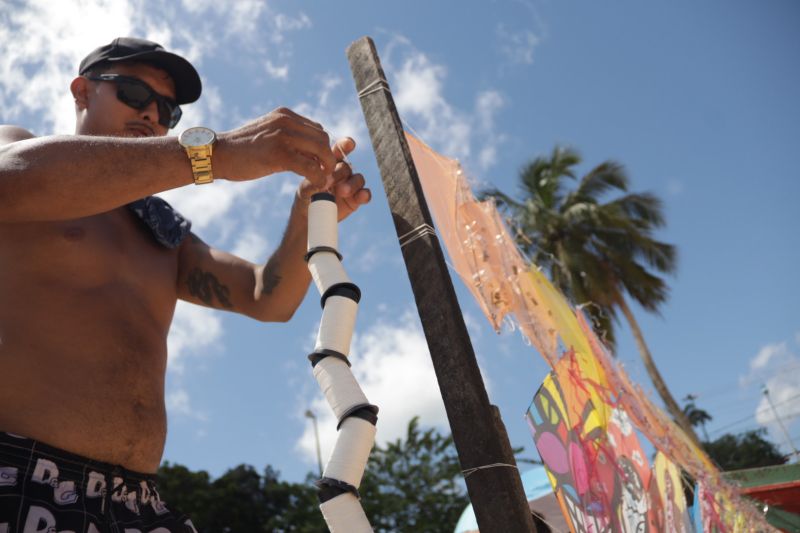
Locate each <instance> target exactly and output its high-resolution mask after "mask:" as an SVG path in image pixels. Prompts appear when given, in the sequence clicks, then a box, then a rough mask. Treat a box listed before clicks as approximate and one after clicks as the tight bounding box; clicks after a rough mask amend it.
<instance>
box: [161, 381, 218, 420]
mask: <svg viewBox="0 0 800 533" xmlns="http://www.w3.org/2000/svg"><path fill="white" fill-rule="evenodd" d="M165 401H166V404H167V411H168V412H169V415H170V417H172V416H187V417H190V418H194V419H196V420H200V421H202V422H206V421H208V415H206V414H205V413H203V412H200V411H197V410H196V409H195V408H194V407H193V406H192V402H191V400H190V399H189V393H188V392H186V390H185V389H183V388H177V389H174V390H171V391H169V392H168V393H167V396H166V398H165Z"/></svg>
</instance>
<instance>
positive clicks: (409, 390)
mask: <svg viewBox="0 0 800 533" xmlns="http://www.w3.org/2000/svg"><path fill="white" fill-rule="evenodd" d="M798 27H800V4H798V3H797V2H794V1H791V0H772V1H770V2H756V1H742V0H733V1H722V0H714V1H711V0H709V1H706V2H690V1H688V0H680V1H676V2H669V3H664V2H634V1H632V0H625V1H620V2H588V1H583V2H581V1H573V2H557V1H554V0H516V1H512V0H504V1H501V0H496V1H485V2H463V1H462V2H455V1H441V2H429V1H428V2H421V1H418V0H405V1H403V2H368V1H365V0H360V1H357V0H345V1H341V2H312V1H291V2H290V1H287V0H284V1H256V0H239V1H224V0H213V1H212V0H184V1H181V2H173V1H169V0H130V1H110V0H81V1H78V0H69V1H68V0H63V1H60V2H50V1H47V0H29V1H19V0H0V123H6V124H16V125H20V126H23V127H25V128H27V129H29V130H31V131H32V132H33V133H34V134H35V135H52V134H71V133H73V132H74V110H73V103H72V100H71V98H70V95H69V90H68V86H69V82H70V81H71V79H72V78H73V77H74V76H75V75H76V71H77V65H78V63H79V61H80V60H81V58H82V57H84V56H85V55H86V54H87V53H88V52H89V51H91V50H92V49H93V48H95V47H97V46H100V45H101V44H105V43H107V42H109V41H110V40H111V39H113V38H115V37H118V36H126V35H132V36H139V37H145V38H149V39H151V40H154V41H157V42H159V43H161V44H163V45H165V46H166V47H167V48H169V49H171V50H175V51H177V52H179V53H182V54H184V55H185V56H186V57H187V58H189V59H191V60H192V61H193V62H194V64H195V65H196V66H197V68H198V70H199V72H200V74H201V77H202V79H203V84H204V94H203V97H202V98H201V100H200V101H199V102H198V103H197V104H194V105H190V106H185V107H184V118H183V119H182V122H181V124H180V125H179V126H178V128H177V130H175V132H174V133H173V134H175V135H176V134H177V133H179V132H180V131H181V130H182V129H183V128H185V127H190V126H195V125H203V126H207V127H210V128H212V129H215V130H217V131H226V130H230V129H233V128H235V127H237V126H240V125H242V124H244V123H245V122H247V121H248V120H251V119H253V118H255V117H258V116H260V115H262V114H265V113H267V112H269V111H270V110H272V109H274V108H276V107H278V106H287V107H289V108H291V109H293V110H295V111H297V112H299V113H302V114H304V115H306V116H308V117H310V118H312V119H314V120H316V121H318V122H320V123H322V124H323V125H324V126H325V128H326V129H327V130H328V131H329V132H330V133H331V135H332V136H333V137H341V136H345V135H349V136H352V137H353V138H354V139H355V140H356V142H357V144H358V148H357V150H356V152H355V153H354V154H353V155H352V156H351V157H350V160H351V162H352V164H353V165H354V167H355V169H356V170H357V171H358V172H361V173H363V174H364V175H365V176H366V178H367V180H368V182H369V185H370V187H371V188H372V191H373V201H372V202H371V203H370V204H369V205H368V206H366V207H363V208H362V209H360V210H359V212H358V213H356V214H355V215H353V216H352V217H351V218H350V219H348V220H347V221H345V222H344V223H343V224H341V226H340V237H339V242H340V246H341V248H342V253H343V254H344V256H345V263H344V265H345V268H346V269H347V271H348V273H349V275H350V277H351V278H352V279H353V281H354V282H355V283H357V284H358V285H359V286H360V287H361V289H362V293H363V298H362V300H361V304H360V308H359V316H358V320H357V325H356V332H355V336H354V340H353V349H352V352H351V354H352V362H353V371H354V373H355V375H356V377H357V378H358V380H359V381H360V382H361V384H362V386H363V389H364V391H365V393H366V394H367V396H368V397H369V399H370V401H372V402H373V403H375V404H378V405H379V406H380V408H381V412H380V418H379V423H378V435H377V439H378V442H380V443H385V442H387V441H393V440H395V439H397V438H400V437H401V436H403V435H404V433H405V430H406V427H407V425H408V422H409V420H410V419H411V418H412V417H413V416H419V417H420V420H421V423H422V425H423V426H426V427H437V428H439V429H440V430H441V431H443V432H448V427H447V419H446V415H445V412H444V406H443V404H442V401H441V397H440V395H439V391H438V386H437V383H436V378H435V376H434V374H433V369H432V366H431V363H430V357H429V355H428V352H427V348H426V344H425V340H424V337H423V335H422V330H421V326H420V323H419V318H418V316H417V315H416V309H415V307H414V303H413V297H412V293H411V290H410V285H409V283H408V281H407V279H408V278H407V276H406V273H405V269H404V265H403V261H402V257H401V255H400V248H399V245H398V244H397V241H396V234H395V232H394V227H393V225H392V222H391V218H390V214H389V209H388V204H387V202H386V198H385V196H384V194H383V189H382V185H381V180H380V176H379V173H378V170H377V165H376V162H375V158H374V154H373V152H372V149H371V145H370V141H369V137H368V134H367V131H366V125H365V124H364V121H363V116H362V114H361V109H360V106H359V102H358V98H357V96H356V92H355V90H354V85H353V82H352V78H351V76H350V70H349V66H348V63H347V60H346V57H345V49H346V48H347V46H348V45H349V44H350V43H351V42H353V41H355V40H356V39H358V38H360V37H362V36H364V35H369V36H371V37H372V38H373V39H374V40H375V42H376V45H377V47H378V51H379V54H380V56H381V60H382V63H383V67H384V70H385V71H386V74H387V77H388V81H389V84H390V86H391V88H392V91H393V94H394V98H395V101H396V103H397V105H398V108H399V110H400V115H401V117H402V118H403V120H404V122H405V123H406V124H407V125H409V126H411V127H412V128H413V129H414V130H415V131H416V132H417V133H418V134H419V136H420V137H421V138H422V139H423V140H424V141H425V142H427V143H428V144H429V145H431V146H432V147H434V148H435V149H437V150H439V151H440V152H442V153H443V154H445V155H448V156H451V157H455V158H458V159H459V160H460V161H461V163H462V165H463V166H464V168H465V169H466V170H467V172H468V174H469V175H470V176H472V179H473V185H474V188H475V189H480V188H484V187H488V186H494V187H498V188H500V189H501V190H504V191H506V192H509V193H513V194H515V193H516V192H517V185H516V184H517V177H518V173H519V170H520V168H521V167H522V166H523V165H524V164H526V163H527V162H529V161H530V160H532V159H533V158H534V157H536V156H539V155H545V154H547V153H549V152H550V151H551V150H552V149H553V147H555V146H556V145H562V146H572V147H574V148H576V149H577V150H579V151H580V153H581V154H582V156H583V160H584V163H583V164H582V165H581V166H580V167H579V171H580V172H581V173H585V172H587V171H589V170H590V169H591V168H592V167H593V166H595V165H597V164H599V163H601V162H602V161H605V160H607V159H614V160H616V161H618V162H620V163H622V164H623V165H624V166H625V167H626V169H627V171H628V173H629V175H630V177H631V182H632V189H633V190H636V191H651V192H653V193H655V194H657V195H658V196H660V197H661V198H662V199H663V201H664V206H665V213H666V218H667V226H666V228H664V229H663V230H662V231H659V232H658V234H657V237H658V238H659V239H661V240H664V241H666V242H670V243H673V244H675V245H676V246H677V248H678V251H679V264H678V272H677V274H676V275H675V276H674V277H670V278H668V283H669V285H670V287H671V292H670V298H669V300H668V302H667V303H666V304H665V305H664V306H663V308H662V309H661V313H660V315H652V314H648V313H646V312H644V311H643V310H642V309H640V308H638V307H635V306H634V312H635V313H636V314H637V317H638V319H639V322H640V325H641V327H642V329H643V332H644V335H645V338H646V339H647V341H648V343H649V345H650V348H651V351H652V353H653V356H654V358H655V360H656V363H657V364H658V366H659V368H660V370H661V372H662V374H663V376H664V378H665V380H666V382H667V384H668V385H669V386H670V388H671V390H672V392H673V395H674V396H675V397H676V398H678V399H682V398H684V397H686V396H687V395H689V394H692V395H695V396H696V397H697V399H696V403H697V405H698V406H699V407H701V408H702V409H705V410H706V411H708V413H709V414H710V415H711V416H712V417H713V420H712V421H711V422H710V423H709V424H708V425H707V427H706V430H707V432H708V435H709V436H710V437H711V438H716V437H719V436H720V435H722V434H724V433H727V432H734V433H736V432H741V431H745V430H751V429H757V428H766V430H767V431H768V435H769V438H770V439H771V440H773V441H774V442H775V443H777V444H778V445H779V446H781V449H782V450H783V451H784V452H786V453H789V452H790V447H789V444H788V441H787V435H786V434H784V433H783V432H782V430H781V429H780V427H779V425H778V423H777V422H776V417H775V413H774V412H773V411H772V410H771V408H770V407H769V405H768V404H767V403H766V401H767V399H766V397H765V395H764V394H763V392H762V391H763V388H764V387H766V388H767V389H768V391H769V397H770V398H771V399H772V402H773V404H774V406H775V410H776V411H777V413H778V415H779V416H780V417H781V419H782V420H783V424H784V426H785V427H786V430H787V433H788V437H790V438H791V439H793V441H794V443H795V446H800V283H798V280H797V272H798V263H800V261H799V260H800V238H798V228H800V208H798V206H797V203H798V200H797V199H798V198H800V171H799V170H798V165H797V155H798V153H800V98H798V87H800V61H798V57H800V33H798V32H797V28H798ZM65 178H66V177H65ZM298 183H299V179H298V178H297V177H296V176H293V175H290V174H278V175H272V176H269V177H266V178H264V179H261V180H257V181H253V182H248V183H229V182H224V181H217V182H215V183H214V184H212V185H208V186H203V187H195V186H187V187H184V188H181V189H178V190H173V191H167V192H165V193H164V194H163V196H164V197H165V198H167V199H168V200H169V201H170V202H172V203H173V204H174V205H175V206H176V207H177V208H178V209H179V210H180V211H181V212H183V213H184V214H185V215H187V216H188V217H189V218H191V219H192V221H193V223H194V226H193V227H194V229H195V231H196V233H197V234H198V235H199V236H201V238H203V239H204V240H205V241H206V242H209V243H210V244H212V245H214V246H216V247H218V248H222V249H226V250H229V251H232V252H234V253H236V254H239V255H241V256H242V257H244V258H246V259H249V260H251V261H259V262H261V261H264V260H266V258H267V257H268V256H269V254H270V251H271V250H273V249H274V247H275V246H276V245H277V243H278V242H279V240H280V237H281V235H282V231H283V228H284V225H285V221H286V218H287V214H288V209H289V206H290V203H291V199H292V196H293V194H294V191H295V188H296V186H297V184H298ZM89 194H90V192H89ZM453 277H454V279H455V278H456V277H455V276H453ZM456 290H457V293H458V296H459V300H460V303H461V307H462V312H463V315H464V318H465V321H466V323H467V326H468V329H469V331H470V335H471V338H472V342H473V345H474V347H475V352H476V354H477V358H478V362H479V365H480V367H481V371H482V374H483V378H484V381H485V383H486V386H487V389H488V392H489V397H490V399H491V401H492V402H493V403H495V404H497V405H498V406H499V407H500V411H501V413H502V415H503V418H504V421H505V424H506V427H507V430H508V433H509V437H510V440H511V443H512V445H513V446H524V447H525V451H524V452H523V453H522V457H525V458H535V457H537V456H536V452H535V448H534V446H533V443H532V440H531V438H530V435H529V433H528V430H527V427H526V424H525V422H524V420H523V415H524V413H525V410H526V409H527V407H528V405H529V403H530V401H531V399H532V397H533V395H534V393H535V392H536V390H537V388H538V386H539V384H540V383H541V381H542V380H543V379H544V376H545V375H546V373H547V370H548V369H547V366H546V364H545V362H544V359H542V358H541V356H539V355H538V354H537V353H536V352H535V351H534V349H533V348H532V347H530V346H529V345H528V344H526V343H525V342H524V339H522V337H521V336H520V335H519V333H518V332H515V331H511V330H510V329H506V330H504V331H502V332H501V333H500V334H497V333H496V332H495V331H494V330H493V329H492V328H491V327H490V324H489V322H488V321H487V320H486V319H485V318H484V317H483V316H482V314H481V313H480V310H479V308H478V306H477V305H476V303H475V302H474V301H472V300H471V296H470V295H469V293H468V292H467V290H466V289H465V288H464V287H463V286H461V285H460V282H458V281H456ZM320 316H321V313H320V308H319V300H318V295H317V293H316V290H315V289H314V288H313V287H312V288H311V290H310V291H309V295H308V297H307V298H306V300H305V301H304V303H303V305H302V306H301V307H300V309H299V310H298V311H297V313H296V314H295V316H294V317H293V319H292V320H291V321H290V322H289V323H287V324H262V323H259V322H255V321H253V320H249V319H247V318H244V317H240V316H237V315H234V314H230V313H223V312H215V311H211V310H208V309H204V308H200V307H195V306H191V305H189V304H184V303H179V305H178V308H177V310H176V314H175V318H174V322H173V326H172V330H171V333H170V337H169V342H168V344H169V350H170V356H169V364H168V370H167V385H166V386H167V391H166V394H167V396H166V397H167V409H168V415H169V432H168V437H167V444H166V450H165V454H164V459H165V460H167V461H170V462H173V463H180V464H184V465H186V466H188V467H189V468H192V469H195V470H199V469H203V470H207V471H209V472H210V473H211V474H212V475H214V476H217V475H220V474H222V473H223V472H224V471H225V470H226V469H228V468H231V467H234V466H236V465H238V464H241V463H247V464H251V465H254V466H255V467H256V468H259V469H260V468H263V467H264V466H265V465H267V464H269V465H272V466H273V467H275V468H276V469H277V470H279V471H280V472H281V473H282V476H283V478H284V479H288V480H291V481H301V480H303V479H305V477H306V475H307V473H309V472H316V468H317V467H316V464H317V462H316V457H315V452H314V435H313V429H312V424H311V420H310V419H309V418H307V417H306V416H304V413H305V412H306V411H307V410H311V411H312V412H313V413H314V414H315V416H316V417H317V419H318V421H319V430H320V439H321V442H322V449H323V461H324V460H325V458H326V457H327V453H329V452H330V450H331V448H332V444H333V442H334V439H335V437H336V432H335V425H336V424H335V421H334V419H333V416H332V414H331V412H330V409H329V408H328V406H327V404H326V402H325V400H324V398H323V397H322V395H321V393H320V392H319V390H318V388H317V384H316V382H315V381H314V378H313V376H312V374H311V368H310V365H309V364H308V362H307V359H306V355H307V354H308V353H309V352H310V351H311V349H312V347H313V343H314V338H315V336H316V330H317V327H318V325H319V319H320ZM618 338H619V346H618V351H617V356H618V359H619V360H620V361H621V362H622V364H623V365H624V367H625V368H626V370H627V371H628V373H629V374H630V375H631V376H632V377H633V378H634V380H636V381H637V382H638V383H640V384H641V385H642V386H643V388H644V389H645V391H647V393H648V394H650V395H651V397H653V399H654V400H655V401H658V400H657V398H656V396H655V394H654V393H653V392H652V386H651V385H650V383H649V381H648V380H647V375H646V373H645V371H644V368H643V366H642V364H641V362H640V361H639V357H638V353H637V351H636V347H635V345H634V342H633V339H632V337H631V335H630V332H629V330H628V328H627V326H626V325H625V324H620V325H619V330H618Z"/></svg>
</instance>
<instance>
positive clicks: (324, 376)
mask: <svg viewBox="0 0 800 533" xmlns="http://www.w3.org/2000/svg"><path fill="white" fill-rule="evenodd" d="M314 377H315V378H316V380H317V383H319V388H320V389H321V390H322V393H323V394H324V395H325V398H326V399H327V400H328V404H329V405H330V406H331V409H332V410H333V414H334V415H336V420H341V418H342V415H344V414H345V413H346V412H347V410H348V409H350V408H351V407H354V406H356V405H362V404H369V402H368V401H367V397H366V396H365V395H364V392H363V391H362V390H361V387H360V386H359V385H358V382H357V381H356V378H355V377H354V376H353V372H351V371H350V367H349V366H347V363H345V362H344V361H342V360H341V359H339V358H338V357H326V358H325V359H323V360H321V361H320V362H318V363H317V364H316V366H314ZM350 418H352V417H350Z"/></svg>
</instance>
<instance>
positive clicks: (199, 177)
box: [186, 146, 214, 185]
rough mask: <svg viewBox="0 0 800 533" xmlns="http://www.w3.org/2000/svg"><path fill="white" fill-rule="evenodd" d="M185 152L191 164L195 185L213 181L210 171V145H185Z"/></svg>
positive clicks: (212, 174)
mask: <svg viewBox="0 0 800 533" xmlns="http://www.w3.org/2000/svg"><path fill="white" fill-rule="evenodd" d="M186 154H187V155H188V156H189V161H190V162H191V164H192V174H193V175H194V183H195V185H205V184H206V183H211V182H212V181H214V173H213V172H212V171H211V146H199V147H187V148H186Z"/></svg>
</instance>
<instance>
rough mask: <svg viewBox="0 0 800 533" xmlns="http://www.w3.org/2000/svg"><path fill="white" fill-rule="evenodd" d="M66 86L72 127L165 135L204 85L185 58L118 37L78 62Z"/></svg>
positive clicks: (94, 131)
mask: <svg viewBox="0 0 800 533" xmlns="http://www.w3.org/2000/svg"><path fill="white" fill-rule="evenodd" d="M78 71H79V74H80V75H79V76H78V77H77V78H75V79H74V80H73V81H72V84H71V86H70V89H71V90H72V94H73V96H74V98H75V111H76V113H77V126H76V132H77V133H82V134H90V135H123V136H131V135H134V136H138V135H164V134H166V132H167V129H168V128H170V127H174V125H175V124H176V123H177V119H179V118H180V108H179V107H178V105H179V104H185V103H190V102H194V101H195V100H197V99H198V98H199V97H200V93H201V90H202V85H201V82H200V76H199V75H198V74H197V71H196V70H195V69H194V67H193V66H192V65H191V63H189V62H188V61H186V60H185V59H184V58H182V57H180V56H178V55H176V54H173V53H170V52H167V51H166V50H164V48H163V47H162V46H161V45H159V44H157V43H154V42H151V41H146V40H144V39H135V38H130V37H121V38H118V39H114V40H113V41H112V42H111V43H110V44H107V45H105V46H101V47H100V48H97V49H96V50H94V51H92V52H91V53H90V54H89V55H88V56H86V57H85V58H84V59H83V61H81V64H80V67H79V69H78Z"/></svg>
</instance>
